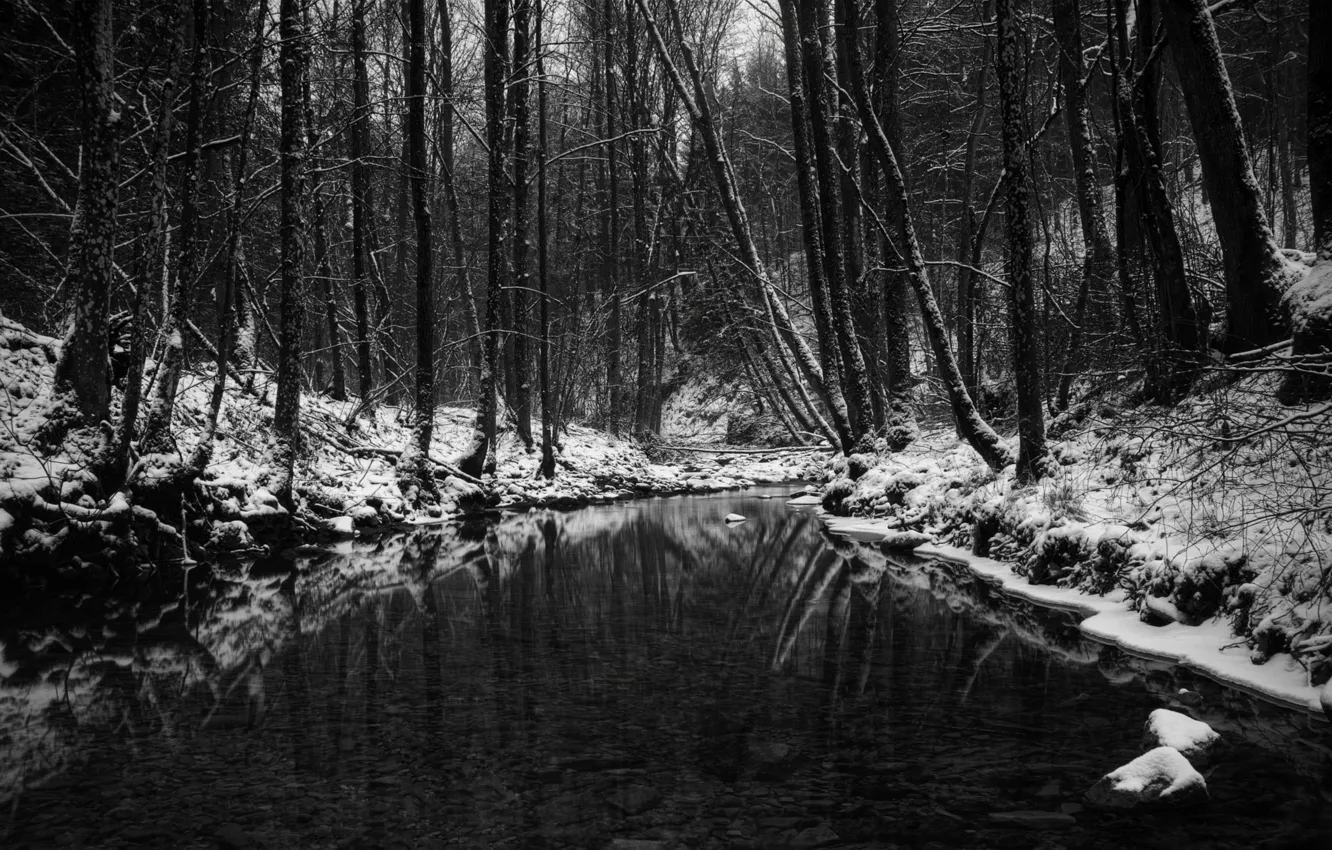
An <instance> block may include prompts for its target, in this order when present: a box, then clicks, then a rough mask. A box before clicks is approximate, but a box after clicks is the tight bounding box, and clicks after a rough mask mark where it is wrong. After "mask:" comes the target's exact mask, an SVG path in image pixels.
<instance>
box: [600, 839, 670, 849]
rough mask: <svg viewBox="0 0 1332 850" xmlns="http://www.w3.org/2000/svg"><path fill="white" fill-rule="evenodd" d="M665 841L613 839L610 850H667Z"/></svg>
mask: <svg viewBox="0 0 1332 850" xmlns="http://www.w3.org/2000/svg"><path fill="white" fill-rule="evenodd" d="M665 848H666V842H665V841H648V840H646V839H643V838H612V839H611V843H610V850H665Z"/></svg>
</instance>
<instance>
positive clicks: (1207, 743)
mask: <svg viewBox="0 0 1332 850" xmlns="http://www.w3.org/2000/svg"><path fill="white" fill-rule="evenodd" d="M1220 737H1221V736H1220V735H1218V734H1216V732H1215V731H1214V730H1213V729H1212V727H1211V726H1208V725H1207V724H1206V723H1203V722H1202V721H1201V720H1194V719H1193V718H1192V717H1189V716H1188V715H1186V714H1180V713H1179V712H1178V711H1171V710H1170V709H1168V708H1158V709H1156V710H1155V711H1153V712H1152V713H1151V714H1149V715H1147V722H1146V723H1144V724H1143V727H1142V746H1143V748H1144V749H1152V748H1153V747H1174V748H1175V749H1177V750H1179V752H1180V754H1181V755H1183V756H1184V758H1186V759H1188V760H1189V761H1191V762H1193V763H1194V764H1198V763H1200V761H1205V760H1206V758H1207V753H1208V752H1209V751H1210V750H1211V749H1212V747H1213V745H1215V744H1216V742H1217V741H1218V740H1219V739H1220Z"/></svg>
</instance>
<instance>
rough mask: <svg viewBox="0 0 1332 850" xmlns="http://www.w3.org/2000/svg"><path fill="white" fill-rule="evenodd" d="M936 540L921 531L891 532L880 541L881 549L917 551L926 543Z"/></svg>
mask: <svg viewBox="0 0 1332 850" xmlns="http://www.w3.org/2000/svg"><path fill="white" fill-rule="evenodd" d="M933 542H934V538H933V537H930V536H929V535H928V534H921V533H920V532H919V531H890V532H888V533H887V534H885V535H884V536H883V539H882V540H880V541H879V548H881V549H915V548H916V547H917V546H924V545H925V544H926V543H933Z"/></svg>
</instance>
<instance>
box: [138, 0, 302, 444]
mask: <svg viewBox="0 0 1332 850" xmlns="http://www.w3.org/2000/svg"><path fill="white" fill-rule="evenodd" d="M210 10H211V5H210V4H209V3H208V2H206V0H194V8H193V12H192V14H193V26H192V27H191V28H192V29H193V31H194V46H193V53H194V58H193V69H192V71H191V72H190V105H189V111H188V112H187V113H186V118H185V122H186V123H185V163H184V166H183V168H182V174H181V183H182V184H183V185H182V187H181V198H180V233H179V239H178V241H177V252H176V274H175V285H174V286H173V287H172V292H171V303H170V306H169V307H168V309H167V312H166V316H165V321H164V322H163V328H162V330H163V334H164V336H165V337H166V343H165V347H164V348H163V351H162V357H161V358H160V359H159V360H158V363H157V372H156V376H155V378H154V379H153V400H152V403H151V405H150V406H149V409H148V421H147V422H146V423H145V424H144V426H143V436H142V439H141V440H140V443H141V444H142V450H143V451H151V452H165V451H170V450H171V449H172V446H173V443H172V441H171V438H170V430H171V413H172V411H173V410H174V409H175V405H176V390H177V389H178V388H179V386H180V374H181V371H182V370H183V369H184V367H185V354H186V351H185V336H186V335H185V324H186V322H187V321H189V316H190V298H191V294H192V293H191V289H192V286H193V284H194V278H195V275H196V274H197V273H198V254H199V237H198V234H199V171H200V169H199V160H200V158H201V156H202V151H201V150H200V146H201V145H202V144H203V113H204V107H205V106H206V105H207V102H208V94H207V91H206V89H207V88H208V77H209V74H210V73H211V68H210V67H209V59H210V53H209V50H208V48H207V46H206V36H205V33H206V32H207V30H208V16H209V12H210ZM297 97H298V100H297V103H298V104H299V103H300V99H299V98H300V95H299V94H298V95H297Z"/></svg>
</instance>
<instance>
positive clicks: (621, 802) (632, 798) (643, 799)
mask: <svg viewBox="0 0 1332 850" xmlns="http://www.w3.org/2000/svg"><path fill="white" fill-rule="evenodd" d="M609 802H610V804H611V806H612V807H613V808H616V809H619V810H620V811H622V812H624V813H625V814H626V815H637V814H641V813H643V812H646V811H647V810H648V809H651V808H653V807H654V806H656V805H657V804H658V803H659V802H661V792H660V791H658V790H657V789H656V788H649V787H648V786H646V785H630V786H629V787H627V788H622V789H620V790H619V791H617V792H616V793H615V795H614V796H612V797H611V798H610V800H609Z"/></svg>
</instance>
